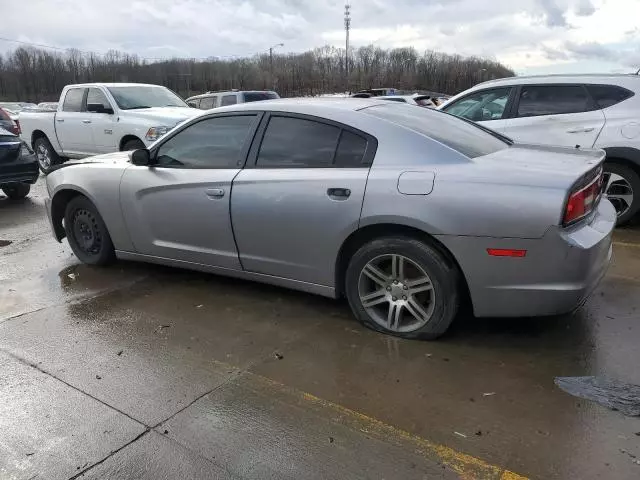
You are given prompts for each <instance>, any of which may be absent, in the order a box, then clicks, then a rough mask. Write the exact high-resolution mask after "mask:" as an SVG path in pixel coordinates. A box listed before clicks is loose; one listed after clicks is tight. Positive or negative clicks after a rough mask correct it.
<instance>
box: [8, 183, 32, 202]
mask: <svg viewBox="0 0 640 480" xmlns="http://www.w3.org/2000/svg"><path fill="white" fill-rule="evenodd" d="M2 191H3V192H4V194H5V195H6V196H7V197H9V198H10V199H11V200H21V199H23V198H25V197H26V196H27V195H29V192H30V191H31V185H29V184H28V183H12V184H11V185H7V186H5V187H2Z"/></svg>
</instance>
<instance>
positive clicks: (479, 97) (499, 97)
mask: <svg viewBox="0 0 640 480" xmlns="http://www.w3.org/2000/svg"><path fill="white" fill-rule="evenodd" d="M510 94H511V88H497V89H494V90H483V91H481V92H475V93H472V94H471V95H469V96H467V97H465V98H463V99H461V100H458V101H457V102H455V103H452V104H451V105H448V106H447V107H446V108H444V109H443V110H444V111H445V112H447V113H450V114H451V115H455V116H457V117H462V118H466V119H467V120H471V121H473V122H481V121H487V120H500V119H501V118H502V116H503V115H504V109H505V107H506V106H507V101H508V100H509V95H510Z"/></svg>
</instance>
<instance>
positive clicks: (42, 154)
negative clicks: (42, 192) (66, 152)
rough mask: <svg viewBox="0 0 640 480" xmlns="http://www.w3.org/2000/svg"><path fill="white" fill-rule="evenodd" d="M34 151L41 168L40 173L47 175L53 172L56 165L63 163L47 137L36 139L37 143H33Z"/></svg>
mask: <svg viewBox="0 0 640 480" xmlns="http://www.w3.org/2000/svg"><path fill="white" fill-rule="evenodd" d="M33 150H34V151H35V152H36V159H37V160H38V167H40V171H41V172H42V173H44V174H45V175H46V174H47V173H49V172H50V171H51V168H52V167H53V166H54V165H58V164H59V163H61V160H60V157H59V156H58V154H57V153H56V151H55V150H54V149H53V147H52V146H51V143H50V142H49V140H48V139H47V137H40V138H36V141H35V142H33ZM47 158H48V162H47Z"/></svg>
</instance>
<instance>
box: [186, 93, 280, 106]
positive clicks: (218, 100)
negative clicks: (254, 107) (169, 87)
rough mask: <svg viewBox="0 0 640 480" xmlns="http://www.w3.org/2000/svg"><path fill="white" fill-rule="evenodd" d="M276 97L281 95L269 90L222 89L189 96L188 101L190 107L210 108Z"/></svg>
mask: <svg viewBox="0 0 640 480" xmlns="http://www.w3.org/2000/svg"><path fill="white" fill-rule="evenodd" d="M276 98H280V95H278V94H277V93H276V92H272V91H269V90H221V91H217V92H207V93H203V94H202V95H195V96H193V97H189V98H187V100H186V102H187V104H188V105H189V106H190V107H194V108H199V109H200V110H209V109H211V108H216V107H224V106H226V105H235V104H236V103H247V102H258V101H260V100H273V99H276Z"/></svg>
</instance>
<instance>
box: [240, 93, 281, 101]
mask: <svg viewBox="0 0 640 480" xmlns="http://www.w3.org/2000/svg"><path fill="white" fill-rule="evenodd" d="M276 98H280V97H279V96H278V94H277V93H275V92H245V93H244V101H245V102H258V101H260V100H273V99H276Z"/></svg>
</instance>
